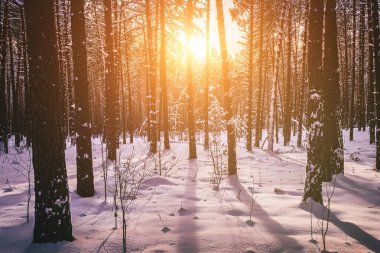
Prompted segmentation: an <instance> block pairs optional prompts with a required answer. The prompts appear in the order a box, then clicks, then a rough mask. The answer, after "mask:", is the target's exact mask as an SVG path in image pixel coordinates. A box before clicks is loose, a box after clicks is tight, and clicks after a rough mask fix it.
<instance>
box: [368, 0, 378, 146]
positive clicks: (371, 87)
mask: <svg viewBox="0 0 380 253" xmlns="http://www.w3.org/2000/svg"><path fill="white" fill-rule="evenodd" d="M367 13H368V97H367V115H368V124H369V143H370V144H372V143H374V142H375V127H376V121H375V103H374V101H375V95H374V92H375V83H374V81H375V80H374V76H373V70H374V66H373V23H372V13H371V0H367Z"/></svg>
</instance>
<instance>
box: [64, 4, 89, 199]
mask: <svg viewBox="0 0 380 253" xmlns="http://www.w3.org/2000/svg"><path fill="white" fill-rule="evenodd" d="M70 3H71V15H70V16H71V34H72V40H73V43H72V45H73V67H74V89H75V109H76V111H75V119H76V128H75V129H76V130H77V137H76V145H77V158H76V160H77V193H78V195H80V196H82V197H91V196H93V195H94V192H95V190H94V174H93V171H92V148H91V121H90V112H89V96H88V94H89V92H88V90H89V87H88V86H89V83H88V78H87V48H86V23H85V16H84V0H71V1H70Z"/></svg>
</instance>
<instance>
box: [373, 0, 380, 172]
mask: <svg viewBox="0 0 380 253" xmlns="http://www.w3.org/2000/svg"><path fill="white" fill-rule="evenodd" d="M372 23H373V25H374V26H373V51H374V60H375V82H376V86H375V89H376V97H375V101H376V102H377V103H376V128H377V129H376V170H378V171H379V170H380V103H379V101H380V92H379V91H380V29H379V3H378V2H377V0H372Z"/></svg>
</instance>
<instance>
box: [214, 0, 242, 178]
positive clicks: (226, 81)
mask: <svg viewBox="0 0 380 253" xmlns="http://www.w3.org/2000/svg"><path fill="white" fill-rule="evenodd" d="M216 12H217V19H218V30H219V46H220V55H221V60H222V84H223V91H224V112H225V120H226V124H227V142H228V175H236V174H237V166H236V138H235V122H234V115H233V113H232V108H231V100H232V91H231V83H230V76H229V75H230V70H229V62H228V54H227V42H226V32H225V27H224V13H223V2H222V0H216Z"/></svg>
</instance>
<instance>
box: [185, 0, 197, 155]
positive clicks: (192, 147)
mask: <svg viewBox="0 0 380 253" xmlns="http://www.w3.org/2000/svg"><path fill="white" fill-rule="evenodd" d="M193 9H194V6H193V1H192V0H188V3H187V16H186V38H187V53H186V64H187V94H188V103H187V106H188V107H187V113H188V114H187V116H188V122H187V124H188V128H189V159H196V158H197V146H196V138H195V117H194V84H193V66H192V65H193V61H192V55H191V49H190V39H191V34H192V30H193V25H192V24H193V11H194V10H193Z"/></svg>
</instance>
